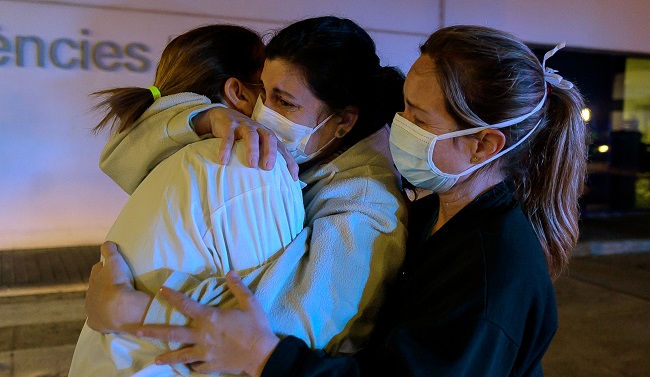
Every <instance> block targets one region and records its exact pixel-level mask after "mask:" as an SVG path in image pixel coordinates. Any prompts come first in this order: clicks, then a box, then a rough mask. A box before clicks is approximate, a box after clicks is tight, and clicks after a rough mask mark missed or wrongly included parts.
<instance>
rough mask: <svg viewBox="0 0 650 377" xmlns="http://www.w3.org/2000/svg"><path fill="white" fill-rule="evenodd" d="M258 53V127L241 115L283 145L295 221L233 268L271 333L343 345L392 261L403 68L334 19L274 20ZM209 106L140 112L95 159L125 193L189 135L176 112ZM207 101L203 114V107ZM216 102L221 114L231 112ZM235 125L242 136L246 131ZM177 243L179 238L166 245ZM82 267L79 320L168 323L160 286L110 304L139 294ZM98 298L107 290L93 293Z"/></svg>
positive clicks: (183, 114)
mask: <svg viewBox="0 0 650 377" xmlns="http://www.w3.org/2000/svg"><path fill="white" fill-rule="evenodd" d="M266 55H267V59H266V61H265V64H264V69H263V70H262V73H261V80H262V82H263V84H264V91H265V93H264V95H263V96H261V97H260V98H258V99H257V102H256V105H255V107H254V109H253V112H252V116H253V118H254V119H256V120H258V121H259V122H261V123H262V124H264V125H266V127H268V129H267V128H263V127H261V126H260V125H259V124H258V123H255V122H252V121H251V120H250V119H247V120H246V119H244V121H245V122H251V125H250V127H259V128H258V129H257V130H256V131H255V132H254V133H253V135H254V136H255V137H257V136H258V135H261V136H262V137H269V136H270V135H275V134H277V137H278V138H279V139H280V140H281V141H282V142H284V143H285V145H286V149H283V151H284V152H286V153H287V159H289V158H295V159H296V160H297V161H298V162H299V163H300V167H301V173H300V180H301V181H302V182H303V183H304V184H305V185H306V188H305V189H304V190H303V197H304V203H305V210H306V212H305V229H304V230H303V231H302V232H301V233H300V234H299V235H298V237H297V238H296V240H294V241H293V242H292V243H291V244H290V245H289V246H288V247H287V248H286V249H285V250H283V251H282V252H281V253H279V255H277V256H274V259H273V260H271V261H269V263H264V264H263V265H262V266H260V268H256V269H252V270H248V271H243V272H242V274H245V275H246V277H245V278H246V279H247V283H249V284H252V285H253V287H254V288H255V289H256V294H257V295H258V298H259V299H260V301H261V302H262V305H263V306H264V307H265V310H267V311H268V312H269V314H270V316H271V318H272V325H273V329H274V330H275V331H276V332H278V333H285V334H293V335H297V336H299V337H300V338H301V339H303V340H305V341H307V342H309V344H310V345H312V346H314V347H319V348H322V347H326V348H327V349H329V350H332V351H340V352H352V351H355V350H356V349H358V348H359V347H360V346H361V345H362V344H363V343H364V342H365V340H366V339H367V336H368V334H369V333H370V331H371V329H372V328H373V326H374V322H375V316H376V312H377V310H376V309H377V307H378V306H379V304H380V302H381V301H382V298H383V291H384V289H385V286H386V284H387V282H388V281H390V280H391V279H392V278H393V277H395V275H396V274H397V271H398V269H399V266H400V265H401V263H402V261H403V254H404V250H405V243H406V207H405V200H404V198H403V197H402V194H401V182H400V178H399V175H398V174H397V171H396V169H395V167H394V166H393V162H392V159H391V157H390V150H389V147H388V138H389V128H388V126H387V123H389V122H390V121H391V119H392V116H393V114H394V113H395V111H399V110H401V108H402V107H403V96H402V92H401V89H402V86H403V76H402V74H401V73H400V72H398V71H397V70H395V69H393V68H390V67H382V66H380V62H379V58H378V57H377V55H376V52H375V45H374V42H373V41H372V39H371V38H370V36H369V35H368V34H367V33H366V32H365V31H364V30H363V29H362V28H360V27H359V26H358V25H356V24H355V23H354V22H352V21H350V20H346V19H340V18H336V17H321V18H313V19H307V20H303V21H299V22H297V23H294V24H292V25H290V26H288V27H286V28H284V29H283V30H281V31H280V32H279V33H278V34H277V35H276V36H274V37H273V38H272V39H271V41H270V42H269V44H268V46H267V48H266ZM215 106H216V105H215V104H212V103H210V101H208V100H207V99H205V98H201V96H196V101H195V102H193V103H191V104H188V106H185V107H184V106H174V107H172V108H170V109H168V110H165V112H160V113H159V114H158V117H157V119H156V122H151V123H148V122H146V121H145V122H143V123H142V124H140V125H139V126H138V128H137V129H135V130H134V132H130V133H128V134H118V135H116V136H114V137H113V138H112V139H111V140H110V141H109V143H108V145H107V146H106V148H105V149H104V152H103V153H102V158H101V167H102V169H103V170H104V171H105V172H107V174H109V175H110V176H111V177H112V178H113V179H114V180H115V181H116V182H117V183H118V184H120V186H121V187H122V188H124V189H125V191H127V192H131V191H132V190H133V189H134V188H135V187H138V185H140V184H141V183H140V182H141V181H142V179H143V178H144V177H145V176H146V175H147V174H148V172H149V170H151V169H152V168H153V167H155V166H156V165H157V164H158V163H159V162H160V161H161V160H163V159H165V157H167V155H169V154H171V153H173V152H174V151H176V150H178V149H179V148H181V147H183V145H184V144H187V143H191V142H193V141H196V140H199V139H200V136H198V135H197V134H196V133H194V130H193V129H192V128H190V126H189V125H188V120H189V119H191V120H192V122H193V123H194V125H195V126H196V129H197V132H199V130H200V129H202V127H203V126H204V125H205V124H208V126H209V127H210V125H211V124H212V123H214V118H213V117H214V116H215V115H213V113H214V112H213V111H212V110H216V109H215ZM208 108H210V109H211V112H209V113H206V112H203V110H205V109H208ZM219 110H221V111H224V112H225V114H226V117H227V119H229V118H228V117H238V116H239V113H236V112H232V111H230V112H227V111H226V109H225V108H222V109H219ZM217 116H221V115H218V113H217ZM165 119H166V121H165ZM211 119H212V121H210V120H211ZM236 119H239V118H236ZM206 121H207V122H206ZM245 127H248V126H245ZM225 128H228V129H229V128H230V123H228V122H227V123H226V124H225ZM246 129H248V128H246ZM269 129H270V130H271V131H269ZM241 132H242V131H241V130H236V131H235V133H236V134H237V133H241ZM199 133H200V132H199ZM215 133H216V132H215ZM245 135H246V137H248V138H249V141H250V136H251V133H246V134H245ZM217 136H228V135H217ZM225 139H228V138H227V137H224V138H222V143H221V146H222V147H223V145H224V144H227V143H225ZM253 144H255V146H257V141H256V140H255V141H254V143H253ZM215 152H216V151H215ZM226 155H228V154H226ZM242 157H243V155H241V154H237V155H236V156H233V159H235V158H236V159H238V160H241V159H242ZM238 162H239V161H238ZM163 163H164V162H163ZM244 163H249V159H248V158H246V159H244ZM255 165H256V162H255ZM282 165H284V162H282ZM154 172H155V170H154ZM145 182H146V180H145ZM170 205H173V202H171V201H170ZM181 210H182V208H181ZM163 231H164V230H163ZM249 231H252V232H254V231H255V229H251V230H249ZM133 232H134V233H137V229H133ZM136 235H137V234H136ZM105 251H106V250H105ZM188 252H190V253H191V250H183V249H182V248H181V247H179V248H178V250H176V251H175V254H178V255H184V254H186V253H188ZM232 252H233V253H237V252H240V253H242V254H247V253H250V250H240V251H232ZM170 253H171V254H172V255H173V254H174V251H170ZM109 259H111V258H109ZM170 259H171V256H170ZM168 267H169V268H173V266H168ZM101 270H102V269H101V268H99V267H98V268H97V269H96V272H97V271H101ZM94 275H95V276H94V278H93V282H92V284H91V289H90V290H89V292H88V295H87V297H88V302H89V303H90V304H89V305H88V316H89V322H88V323H89V324H90V325H91V326H93V327H94V328H96V329H98V330H101V331H113V330H125V329H126V327H127V325H129V324H133V323H134V322H133V320H132V319H133V318H136V319H137V318H145V319H146V322H147V323H168V320H169V318H170V316H171V314H172V307H171V306H170V305H169V304H168V303H167V302H166V300H165V299H164V298H163V297H162V296H160V295H156V296H155V297H153V301H152V303H151V304H150V305H149V303H148V301H147V300H145V301H144V304H142V302H140V301H138V304H137V305H132V306H130V308H134V310H136V311H137V309H138V308H141V310H142V309H144V311H145V312H144V313H143V312H137V313H133V311H132V310H129V308H126V309H124V306H122V308H123V309H122V310H119V305H114V304H113V303H115V302H118V303H119V302H133V301H134V300H138V299H139V298H140V297H142V295H136V297H135V298H133V297H131V295H130V294H131V293H133V292H132V291H129V289H132V287H130V286H128V284H127V285H126V286H124V285H117V286H114V287H112V288H114V289H115V290H114V291H113V293H114V294H113V293H110V292H109V293H101V292H102V288H101V287H102V286H105V285H102V284H101V282H102V279H100V278H97V276H102V275H101V274H100V273H99V272H98V273H97V274H94ZM104 275H105V274H104ZM222 283H223V281H222V280H219V279H217V278H213V277H209V278H205V277H200V278H199V279H194V278H193V277H191V276H182V275H181V274H177V273H176V274H174V275H173V276H172V277H171V278H170V279H167V281H165V283H164V285H165V286H168V287H172V288H176V289H180V290H182V291H183V292H185V293H187V294H189V295H191V296H192V297H193V298H195V299H197V300H199V301H200V302H202V303H205V304H211V305H212V304H216V303H217V302H218V300H215V297H217V298H218V299H221V296H220V295H219V294H218V292H220V289H221V286H220V285H221V284H222ZM110 289H111V287H110V286H108V287H107V288H106V290H110ZM98 292H99V293H98ZM104 292H105V291H104ZM215 292H217V293H215ZM107 296H109V297H113V298H112V299H110V300H103V299H102V297H107ZM127 297H128V298H127ZM149 300H151V298H149ZM141 304H142V305H141ZM148 305H149V306H148ZM147 306H148V308H147ZM105 313H110V315H106V314H105ZM103 319H106V320H107V321H106V322H102V320H103ZM136 322H137V321H136ZM175 323H176V322H175ZM180 323H183V322H182V321H181V322H180ZM197 370H199V371H200V370H201V369H200V367H197Z"/></svg>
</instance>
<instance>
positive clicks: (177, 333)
mask: <svg viewBox="0 0 650 377" xmlns="http://www.w3.org/2000/svg"><path fill="white" fill-rule="evenodd" d="M133 330H135V333H136V334H137V336H139V337H146V338H155V339H160V340H162V341H165V342H179V343H191V344H194V343H196V339H195V337H194V332H193V330H192V328H190V327H186V326H170V325H146V326H138V327H137V328H135V329H133Z"/></svg>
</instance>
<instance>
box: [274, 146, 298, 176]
mask: <svg viewBox="0 0 650 377" xmlns="http://www.w3.org/2000/svg"><path fill="white" fill-rule="evenodd" d="M277 146H278V152H279V153H280V154H282V157H284V160H285V161H286V162H287V169H289V173H290V174H291V178H293V180H294V181H297V180H298V173H299V171H300V168H299V166H298V163H296V160H295V159H294V158H293V156H292V155H291V153H289V151H288V150H287V148H286V147H285V146H284V144H282V143H277Z"/></svg>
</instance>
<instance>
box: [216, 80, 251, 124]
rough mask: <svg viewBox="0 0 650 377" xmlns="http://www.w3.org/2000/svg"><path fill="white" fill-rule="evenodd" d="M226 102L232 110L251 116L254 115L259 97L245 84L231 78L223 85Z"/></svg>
mask: <svg viewBox="0 0 650 377" xmlns="http://www.w3.org/2000/svg"><path fill="white" fill-rule="evenodd" d="M223 93H224V96H223V97H224V100H225V101H226V102H227V104H228V106H229V107H230V108H233V109H235V110H238V111H239V112H241V113H243V114H245V115H248V116H250V115H251V114H252V113H253V108H254V107H255V102H256V101H257V97H255V96H254V95H253V94H254V93H253V91H252V90H250V89H248V88H247V87H246V86H245V85H244V83H242V82H241V81H239V80H238V79H236V78H234V77H231V78H229V79H228V80H226V83H225V84H224V85H223Z"/></svg>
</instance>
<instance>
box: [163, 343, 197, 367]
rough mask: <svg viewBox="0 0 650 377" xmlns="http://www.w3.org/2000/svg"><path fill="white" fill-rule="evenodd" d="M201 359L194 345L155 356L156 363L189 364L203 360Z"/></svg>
mask: <svg viewBox="0 0 650 377" xmlns="http://www.w3.org/2000/svg"><path fill="white" fill-rule="evenodd" d="M202 359H203V358H202V357H201V355H200V354H199V352H197V350H196V348H195V347H187V348H181V349H179V350H176V351H171V352H167V353H163V354H162V355H159V356H158V357H156V365H165V364H190V363H195V362H199V361H203V360H202Z"/></svg>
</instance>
